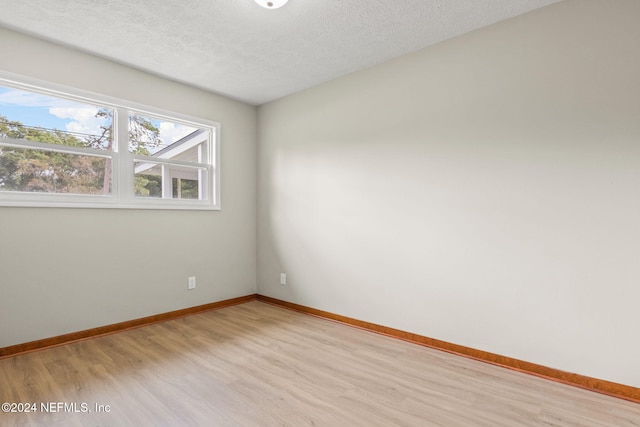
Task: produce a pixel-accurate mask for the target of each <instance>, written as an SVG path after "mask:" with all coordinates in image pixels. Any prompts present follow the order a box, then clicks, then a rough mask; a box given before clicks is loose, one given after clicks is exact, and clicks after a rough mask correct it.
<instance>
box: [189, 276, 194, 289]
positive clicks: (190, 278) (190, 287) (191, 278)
mask: <svg viewBox="0 0 640 427" xmlns="http://www.w3.org/2000/svg"><path fill="white" fill-rule="evenodd" d="M195 288H196V278H195V276H191V277H189V280H188V282H187V289H189V290H191V289H195Z"/></svg>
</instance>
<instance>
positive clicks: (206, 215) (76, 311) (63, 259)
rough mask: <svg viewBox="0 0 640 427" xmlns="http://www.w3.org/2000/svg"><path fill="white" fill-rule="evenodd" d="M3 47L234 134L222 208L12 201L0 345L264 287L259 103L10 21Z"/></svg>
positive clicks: (50, 74) (226, 153)
mask: <svg viewBox="0 0 640 427" xmlns="http://www.w3.org/2000/svg"><path fill="white" fill-rule="evenodd" d="M0 52H2V55H0V70H4V71H9V72H12V73H18V74H22V75H25V76H29V77H32V78H37V79H42V80H47V81H51V82H55V83H58V84H64V85H67V86H71V87H76V88H80V89H83V90H89V91H93V92H97V93H101V94H105V95H109V96H114V97H118V98H121V99H125V100H131V101H134V102H138V103H143V104H146V105H150V106H154V107H159V108H163V109H167V110H171V111H176V112H179V113H183V114H188V115H192V116H195V117H201V118H204V119H208V120H214V121H217V122H220V123H221V143H222V147H221V172H222V177H221V184H222V191H221V193H222V210H221V211H218V212H211V211H209V212H202V211H198V212H195V211H193V212H184V211H157V210H109V209H105V210H103V209H44V208H43V209H24V208H6V207H0V347H4V346H8V345H12V344H18V343H22V342H27V341H32V340H36V339H40V338H46V337H51V336H56V335H60V334H64V333H68V332H74V331H79V330H83V329H87V328H92V327H97V326H102V325H108V324H112V323H116V322H121V321H125V320H130V319H134V318H138V317H143V316H148V315H152V314H158V313H164V312H167V311H172V310H176V309H181V308H185V307H191V306H196V305H200V304H206V303H210V302H214V301H219V300H224V299H228V298H234V297H238V296H243V295H248V294H253V293H255V292H256V222H255V215H256V172H255V170H256V109H255V107H252V106H249V105H246V104H242V103H240V102H237V101H232V100H229V99H226V98H223V97H220V96H216V95H213V94H210V93H206V92H204V91H200V90H198V89H194V88H190V87H187V86H184V85H181V84H178V83H174V82H170V81H168V80H164V79H161V78H158V77H153V76H150V75H148V74H145V73H143V72H139V71H135V70H132V69H130V68H127V67H124V66H121V65H117V64H114V63H111V62H108V61H105V60H102V59H98V58H96V57H92V56H90V55H86V54H83V53H80V52H76V51H72V50H69V49H66V48H63V47H60V46H56V45H53V44H50V43H46V42H44V41H39V40H36V39H34V38H30V37H27V36H23V35H19V34H17V33H15V32H11V31H8V30H4V29H0ZM191 275H195V276H196V277H197V280H198V286H197V288H196V289H195V290H193V291H187V290H186V288H187V277H188V276H191Z"/></svg>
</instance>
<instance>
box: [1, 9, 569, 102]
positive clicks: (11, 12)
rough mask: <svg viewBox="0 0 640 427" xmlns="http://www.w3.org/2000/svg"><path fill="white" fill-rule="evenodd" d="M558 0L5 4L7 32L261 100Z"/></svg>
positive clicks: (248, 99)
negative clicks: (276, 4)
mask: <svg viewBox="0 0 640 427" xmlns="http://www.w3.org/2000/svg"><path fill="white" fill-rule="evenodd" d="M556 1H558V0H289V3H287V4H286V5H285V6H284V7H282V8H280V9H276V10H268V9H264V8H262V7H260V6H258V5H257V4H256V3H255V1H254V0H56V1H42V0H0V26H4V27H7V28H10V29H13V30H17V31H21V32H24V33H27V34H30V35H34V36H37V37H40V38H44V39H46V40H50V41H54V42H57V43H61V44H63V45H66V46H70V47H74V48H77V49H80V50H83V51H87V52H90V53H93V54H95V55H99V56H102V57H106V58H108V59H111V60H114V61H117V62H120V63H123V64H127V65H129V66H133V67H135V68H138V69H142V70H145V71H149V72H152V73H155V74H158V75H161V76H164V77H168V78H170V79H173V80H177V81H180V82H184V83H188V84H191V85H194V86H197V87H200V88H203V89H206V90H209V91H212V92H215V93H219V94H223V95H226V96H229V97H231V98H235V99H239V100H242V101H245V102H248V103H251V104H256V105H258V104H262V103H265V102H268V101H271V100H274V99H277V98H280V97H283V96H285V95H288V94H291V93H294V92H297V91H299V90H302V89H306V88H308V87H311V86H314V85H317V84H320V83H323V82H326V81H329V80H332V79H335V78H337V77H339V76H342V75H345V74H348V73H350V72H353V71H356V70H359V69H363V68H366V67H370V66H372V65H375V64H378V63H380V62H383V61H386V60H388V59H391V58H394V57H397V56H400V55H403V54H406V53H409V52H413V51H416V50H418V49H421V48H423V47H426V46H429V45H432V44H435V43H438V42H440V41H443V40H446V39H448V38H451V37H455V36H458V35H461V34H464V33H466V32H469V31H471V30H474V29H477V28H480V27H484V26H487V25H490V24H493V23H496V22H498V21H501V20H504V19H508V18H510V17H513V16H516V15H519V14H522V13H525V12H528V11H530V10H533V9H536V8H538V7H542V6H545V5H548V4H551V3H555V2H556Z"/></svg>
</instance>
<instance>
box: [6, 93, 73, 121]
mask: <svg viewBox="0 0 640 427" xmlns="http://www.w3.org/2000/svg"><path fill="white" fill-rule="evenodd" d="M63 102H64V101H63V100H60V99H55V98H51V97H48V96H44V95H36V94H30V93H28V92H24V91H20V90H17V89H13V88H7V87H4V86H0V115H3V116H5V117H7V118H8V119H9V120H11V121H14V120H17V121H19V122H21V123H22V124H25V125H28V126H41V127H46V128H49V129H60V130H66V125H67V123H69V122H71V121H72V120H71V119H70V118H67V119H64V118H60V117H57V116H55V115H53V114H51V112H50V111H49V110H50V109H51V108H55V107H56V106H61V105H62V103H63Z"/></svg>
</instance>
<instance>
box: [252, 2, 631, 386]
mask: <svg viewBox="0 0 640 427" xmlns="http://www.w3.org/2000/svg"><path fill="white" fill-rule="evenodd" d="M639 20H640V2H638V1H636V0H617V1H616V2H615V5H614V4H612V3H611V2H605V1H602V0H567V1H563V2H560V3H558V4H555V5H552V6H549V7H546V8H543V9H540V10H538V11H534V12H532V13H529V14H526V15H523V16H521V17H518V18H515V19H511V20H508V21H505V22H503V23H500V24H497V25H494V26H491V27H488V28H486V29H482V30H479V31H475V32H473V33H470V34H467V35H465V36H462V37H459V38H456V39H453V40H450V41H448V42H445V43H442V44H439V45H437V46H434V47H431V48H427V49H425V50H422V51H420V52H417V53H415V54H412V55H408V56H404V57H402V58H399V59H397V60H393V61H390V62H388V63H385V64H382V65H379V66H376V67H373V68H371V69H368V70H364V71H361V72H357V73H354V74H351V75H349V76H346V77H344V78H341V79H338V80H335V81H333V82H330V83H327V84H324V85H322V86H319V87H316V88H313V89H310V90H307V91H304V92H301V93H298V94H295V95H292V96H289V97H287V98H284V99H281V100H279V101H276V102H273V103H270V104H267V105H264V106H262V107H260V108H259V110H258V139H259V148H258V153H259V155H258V169H259V174H258V177H259V184H258V185H259V187H258V195H259V202H258V290H259V293H261V294H265V295H268V296H272V297H275V298H281V299H284V300H287V301H292V302H295V303H299V304H303V305H307V306H311V307H315V308H318V309H322V310H327V311H330V312H335V313H339V314H342V315H346V316H350V317H354V318H358V319H362V320H366V321H370V322H375V323H379V324H382V325H387V326H390V327H395V328H399V329H403V330H407V331H411V332H415V333H418V334H422V335H427V336H429V337H433V338H437V339H441V340H446V341H450V342H453V343H456V344H461V345H465V346H469V347H473V348H477V349H482V350H485V351H489V352H495V353H499V354H502V355H506V356H510V357H515V358H519V359H523V360H527V361H530V362H534V363H539V364H542V365H546V366H549V367H553V368H558V369H562V370H566V371H570V372H576V373H579V374H582V375H588V376H593V377H599V378H603V379H606V380H610V381H616V382H620V383H624V384H628V385H632V386H636V387H639V386H640V370H639V369H638V360H640V340H638V331H637V329H638V328H637V325H638V324H640V317H639V316H640V315H639V314H638V313H640V311H639V309H638V301H640V286H639V284H640V258H639V255H638V254H640V226H639V224H640V223H639V218H640V193H639V191H640V167H639V164H640V101H639V100H640V82H639V79H640V55H639V54H638V52H639V51H638V41H639V40H640V26H639V25H638V24H637V23H638V21H639ZM280 272H285V273H287V274H288V280H289V283H288V284H287V286H281V285H279V274H280Z"/></svg>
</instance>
